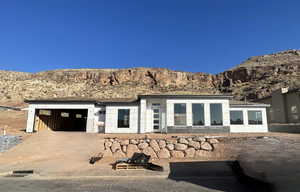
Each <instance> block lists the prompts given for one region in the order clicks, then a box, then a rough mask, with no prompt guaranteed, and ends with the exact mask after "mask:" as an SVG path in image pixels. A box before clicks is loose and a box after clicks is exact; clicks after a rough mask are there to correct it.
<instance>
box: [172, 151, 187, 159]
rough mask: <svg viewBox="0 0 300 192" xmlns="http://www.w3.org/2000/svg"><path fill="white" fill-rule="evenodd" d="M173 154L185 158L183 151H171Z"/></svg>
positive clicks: (178, 157)
mask: <svg viewBox="0 0 300 192" xmlns="http://www.w3.org/2000/svg"><path fill="white" fill-rule="evenodd" d="M171 155H172V157H173V158H176V159H180V158H184V153H183V152H182V151H171Z"/></svg>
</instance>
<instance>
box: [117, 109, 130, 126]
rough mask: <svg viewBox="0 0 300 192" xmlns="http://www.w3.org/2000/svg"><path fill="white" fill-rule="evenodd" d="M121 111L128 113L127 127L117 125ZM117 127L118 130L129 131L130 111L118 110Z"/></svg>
mask: <svg viewBox="0 0 300 192" xmlns="http://www.w3.org/2000/svg"><path fill="white" fill-rule="evenodd" d="M121 110H126V111H128V126H120V124H119V121H120V119H119V116H120V114H119V113H120V111H121ZM123 121H124V120H123ZM117 127H118V129H129V128H130V109H118V115H117Z"/></svg>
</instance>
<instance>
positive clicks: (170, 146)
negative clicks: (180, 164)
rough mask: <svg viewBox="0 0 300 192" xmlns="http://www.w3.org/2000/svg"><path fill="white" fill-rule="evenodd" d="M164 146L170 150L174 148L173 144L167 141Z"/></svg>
mask: <svg viewBox="0 0 300 192" xmlns="http://www.w3.org/2000/svg"><path fill="white" fill-rule="evenodd" d="M166 147H167V149H169V150H170V151H173V150H174V144H172V143H169V144H168V145H167V146H166Z"/></svg>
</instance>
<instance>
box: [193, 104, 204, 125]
mask: <svg viewBox="0 0 300 192" xmlns="http://www.w3.org/2000/svg"><path fill="white" fill-rule="evenodd" d="M193 104H203V121H204V122H203V125H194V114H193ZM191 108H192V127H195V128H197V127H205V126H206V125H205V103H191Z"/></svg>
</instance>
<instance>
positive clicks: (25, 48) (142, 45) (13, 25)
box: [0, 0, 300, 73]
mask: <svg viewBox="0 0 300 192" xmlns="http://www.w3.org/2000/svg"><path fill="white" fill-rule="evenodd" d="M299 21H300V1H299V0H0V27H1V28H0V69H2V70H3V69H4V70H17V71H27V72H37V71H42V70H51V69H58V68H125V67H166V68H170V69H174V70H183V71H192V72H209V73H218V72H222V71H224V70H226V69H229V68H231V67H233V66H235V65H237V64H239V63H240V62H242V61H243V60H245V59H247V58H248V57H250V56H255V55H262V54H267V53H272V52H276V51H280V50H285V49H298V48H299V46H300V24H299Z"/></svg>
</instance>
